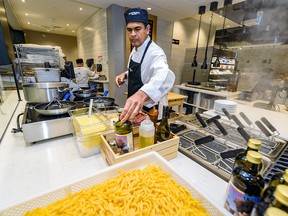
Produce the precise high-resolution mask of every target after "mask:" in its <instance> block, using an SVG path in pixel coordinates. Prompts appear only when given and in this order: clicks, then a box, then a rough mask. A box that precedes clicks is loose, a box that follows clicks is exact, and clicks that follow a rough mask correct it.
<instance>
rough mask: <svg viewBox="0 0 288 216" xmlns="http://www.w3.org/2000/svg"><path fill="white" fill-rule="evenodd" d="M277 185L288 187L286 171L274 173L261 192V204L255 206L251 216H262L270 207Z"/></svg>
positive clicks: (287, 170)
mask: <svg viewBox="0 0 288 216" xmlns="http://www.w3.org/2000/svg"><path fill="white" fill-rule="evenodd" d="M279 184H285V185H288V169H286V170H285V172H278V173H275V174H274V175H273V176H272V177H271V180H270V182H269V184H268V186H267V187H266V189H265V190H263V192H262V199H261V202H260V203H259V204H258V205H257V206H255V209H254V214H253V215H252V216H254V215H255V216H263V215H264V213H265V211H266V210H267V208H268V207H269V206H270V205H271V203H272V202H273V200H274V192H275V189H276V186H277V185H279Z"/></svg>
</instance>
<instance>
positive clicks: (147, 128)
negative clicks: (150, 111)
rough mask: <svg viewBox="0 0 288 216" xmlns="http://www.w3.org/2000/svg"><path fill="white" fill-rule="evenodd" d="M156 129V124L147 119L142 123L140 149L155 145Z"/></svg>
mask: <svg viewBox="0 0 288 216" xmlns="http://www.w3.org/2000/svg"><path fill="white" fill-rule="evenodd" d="M154 136H155V127H154V123H153V122H152V121H151V120H150V119H148V118H146V119H145V120H144V121H142V122H141V124H140V127H139V145H140V148H145V147H147V146H150V145H153V144H154Z"/></svg>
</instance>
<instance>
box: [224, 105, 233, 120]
mask: <svg viewBox="0 0 288 216" xmlns="http://www.w3.org/2000/svg"><path fill="white" fill-rule="evenodd" d="M222 111H223V113H224V114H225V116H226V117H227V118H228V119H229V120H231V119H232V118H231V115H230V113H229V112H228V111H227V110H226V108H224V107H223V108H222Z"/></svg>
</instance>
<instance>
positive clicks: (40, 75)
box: [33, 68, 61, 83]
mask: <svg viewBox="0 0 288 216" xmlns="http://www.w3.org/2000/svg"><path fill="white" fill-rule="evenodd" d="M33 72H34V76H35V78H36V81H37V82H38V83H43V82H60V81H61V73H60V69H58V68H33Z"/></svg>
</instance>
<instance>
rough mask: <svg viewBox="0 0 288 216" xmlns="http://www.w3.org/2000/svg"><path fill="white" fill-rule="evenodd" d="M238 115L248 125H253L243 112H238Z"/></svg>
mask: <svg viewBox="0 0 288 216" xmlns="http://www.w3.org/2000/svg"><path fill="white" fill-rule="evenodd" d="M239 115H240V116H241V117H242V118H243V120H244V121H245V122H246V123H247V124H248V125H249V127H254V125H253V123H252V122H251V121H250V119H249V118H248V117H247V116H246V115H245V114H244V113H243V112H240V113H239Z"/></svg>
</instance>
